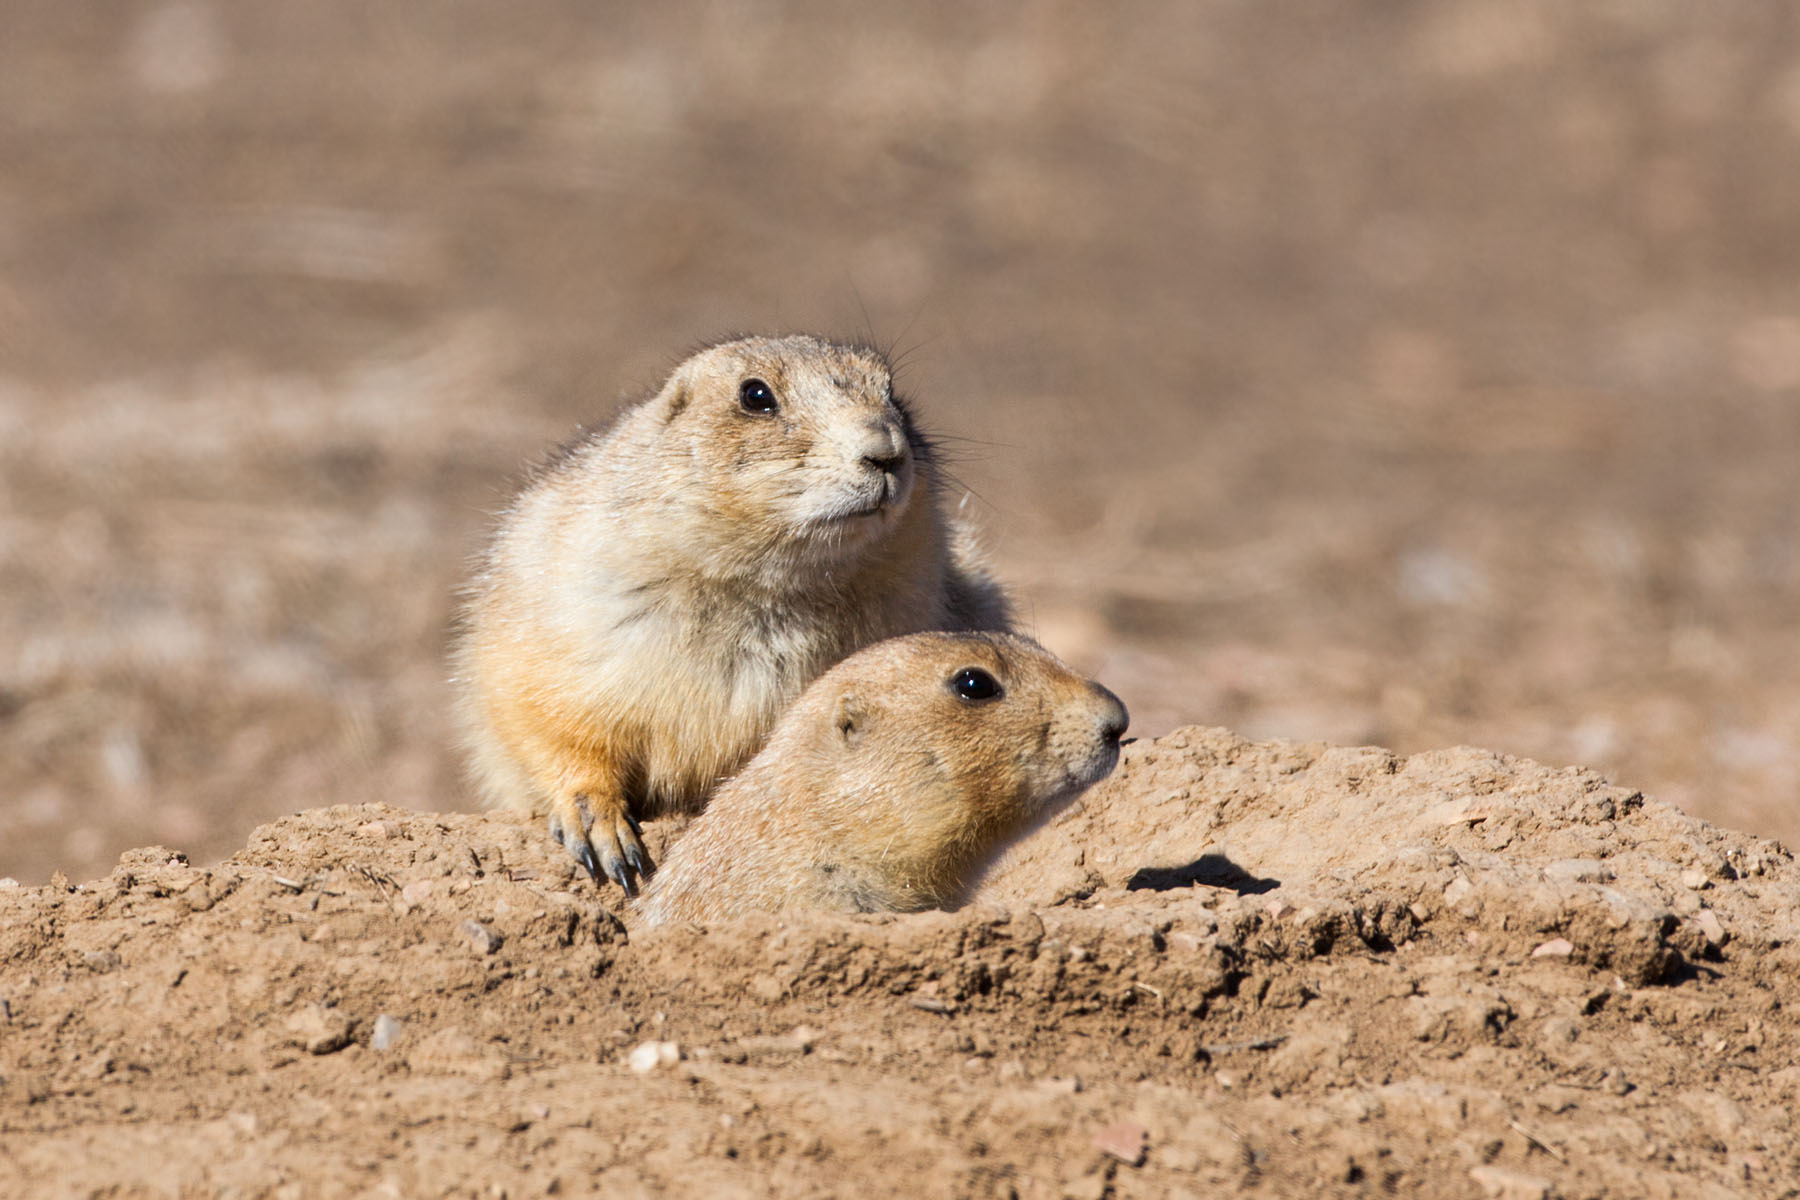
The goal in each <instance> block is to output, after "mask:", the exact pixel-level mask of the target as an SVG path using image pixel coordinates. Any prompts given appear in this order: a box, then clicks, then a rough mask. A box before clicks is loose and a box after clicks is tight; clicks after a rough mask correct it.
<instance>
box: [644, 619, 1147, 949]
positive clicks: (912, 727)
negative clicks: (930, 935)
mask: <svg viewBox="0 0 1800 1200" xmlns="http://www.w3.org/2000/svg"><path fill="white" fill-rule="evenodd" d="M1128 721H1129V717H1128V715H1127V713H1126V711H1125V706H1124V705H1123V704H1121V703H1119V699H1118V697H1116V696H1114V695H1113V694H1112V693H1111V692H1109V691H1107V690H1106V689H1105V688H1103V687H1101V686H1100V685H1099V684H1097V683H1093V682H1090V681H1089V680H1086V679H1083V678H1082V677H1081V676H1080V675H1077V674H1076V673H1075V672H1073V671H1071V670H1070V669H1069V668H1068V667H1067V666H1065V665H1063V663H1062V662H1061V661H1059V660H1058V659H1057V658H1056V657H1055V656H1053V655H1052V654H1050V653H1049V652H1048V651H1046V650H1045V649H1044V648H1043V647H1041V646H1039V645H1038V644H1037V643H1035V642H1032V641H1029V640H1027V639H1025V638H1022V637H1017V636H1014V635H1011V634H999V633H988V634H981V633H974V634H948V633H923V634H915V635H913V636H910V637H903V638H896V639H894V640H892V641H887V642H882V643H880V644H879V645H875V646H871V647H869V648H868V649H865V650H863V651H861V652H860V653H858V654H856V655H853V656H852V657H850V658H848V659H846V660H845V661H843V662H841V663H839V664H838V665H837V666H835V667H833V668H832V669H831V670H830V671H828V672H826V673H825V674H824V675H823V676H821V677H820V678H819V679H818V680H817V681H816V682H814V683H813V684H812V686H810V687H809V688H807V689H806V692H805V693H804V694H803V695H802V696H801V697H800V699H799V700H798V701H796V702H795V704H794V706H793V707H792V708H790V709H789V710H788V711H787V713H786V714H785V715H784V716H783V717H782V718H781V721H780V723H779V724H778V725H777V726H776V727H775V731H774V732H773V733H772V734H771V735H770V737H769V742H768V745H767V746H765V747H764V748H763V750H762V752H761V753H759V754H758V755H757V756H756V757H755V758H754V759H752V760H751V762H750V764H749V765H748V766H746V767H745V768H744V770H743V772H742V773H741V774H739V775H738V776H736V777H735V778H733V779H731V780H730V781H729V782H727V783H726V784H725V785H724V786H723V787H721V788H720V789H719V791H718V792H717V794H716V795H714V797H713V799H712V801H711V803H709V804H708V805H707V808H706V811H705V812H704V813H702V814H701V815H700V816H699V817H698V818H697V819H696V820H695V821H694V823H693V824H692V825H691V826H690V827H689V828H688V831H687V833H686V834H685V835H683V836H682V838H681V840H680V841H678V842H676V843H675V845H674V846H673V847H672V848H670V850H669V851H668V852H667V854H666V856H665V859H664V863H663V866H662V869H661V870H659V871H658V872H657V873H656V875H655V876H654V877H653V878H652V879H651V880H650V883H649V885H648V887H647V888H646V889H645V891H644V894H643V896H642V897H641V898H640V899H639V900H638V902H637V904H636V906H635V914H636V917H637V919H638V920H640V921H641V922H643V923H644V924H650V925H654V924H661V923H664V922H668V921H677V920H696V921H707V920H717V919H721V918H728V917H732V916H735V915H738V914H741V913H745V912H750V911H755V910H765V911H780V910H782V909H790V908H813V909H831V910H837V911H841V912H916V911H919V910H921V909H927V908H951V907H954V906H955V905H957V904H959V903H961V902H962V900H963V899H964V898H965V897H966V896H967V895H968V893H969V891H970V890H971V889H972V888H973V887H974V886H975V884H976V883H977V882H978V881H979V879H980V876H981V874H982V872H983V871H984V870H985V869H986V868H987V866H988V865H989V864H990V863H991V862H992V861H993V860H994V858H995V857H996V856H997V855H998V854H999V853H1000V851H1001V850H1003V849H1004V848H1005V847H1006V846H1008V845H1009V844H1011V843H1012V842H1014V841H1016V840H1017V839H1018V838H1020V837H1023V836H1024V835H1025V834H1027V833H1029V832H1030V831H1031V830H1033V829H1035V828H1037V827H1038V826H1039V825H1040V824H1042V823H1043V822H1044V821H1046V820H1048V819H1049V818H1050V817H1051V816H1052V815H1054V814H1055V813H1056V811H1057V810H1058V809H1059V808H1061V807H1062V806H1063V805H1064V804H1065V803H1067V802H1068V801H1070V800H1072V799H1074V798H1075V797H1076V796H1078V795H1079V794H1080V793H1081V792H1082V791H1083V790H1084V789H1086V788H1087V787H1089V786H1090V785H1092V784H1093V783H1095V782H1097V781H1099V780H1100V779H1103V778H1105V776H1106V775H1107V774H1108V773H1109V772H1110V771H1111V770H1112V769H1113V767H1114V765H1115V764H1116V763H1117V762H1118V759H1119V738H1120V736H1121V735H1122V734H1123V733H1124V732H1125V728H1126V725H1127V723H1128Z"/></svg>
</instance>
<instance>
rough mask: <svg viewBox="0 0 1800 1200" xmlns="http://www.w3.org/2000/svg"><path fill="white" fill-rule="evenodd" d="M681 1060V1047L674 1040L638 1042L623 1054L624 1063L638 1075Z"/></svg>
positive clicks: (672, 1064)
mask: <svg viewBox="0 0 1800 1200" xmlns="http://www.w3.org/2000/svg"><path fill="white" fill-rule="evenodd" d="M680 1061H681V1047H680V1046H678V1045H676V1044H675V1043H674V1042H639V1043H638V1044H637V1045H636V1046H635V1047H633V1049H632V1051H631V1053H630V1054H628V1055H626V1056H625V1065H626V1066H628V1067H630V1068H631V1069H632V1070H633V1071H636V1072H637V1073H638V1074H639V1075H646V1074H649V1073H650V1072H651V1071H654V1070H656V1068H658V1067H670V1066H674V1065H675V1064H676V1063H678V1062H680Z"/></svg>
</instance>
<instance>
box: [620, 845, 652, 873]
mask: <svg viewBox="0 0 1800 1200" xmlns="http://www.w3.org/2000/svg"><path fill="white" fill-rule="evenodd" d="M625 861H626V862H628V863H630V864H631V869H632V870H634V871H636V872H637V873H638V875H639V876H640V877H641V878H644V879H648V878H650V876H651V874H652V873H653V872H654V871H655V870H656V864H655V863H653V862H651V861H650V852H649V851H648V850H646V849H644V847H643V846H642V845H641V844H640V843H638V842H627V843H625Z"/></svg>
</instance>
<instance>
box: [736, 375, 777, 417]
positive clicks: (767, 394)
mask: <svg viewBox="0 0 1800 1200" xmlns="http://www.w3.org/2000/svg"><path fill="white" fill-rule="evenodd" d="M738 407H739V408H741V409H743V410H744V411H745V412H747V413H749V414H751V415H752V416H757V417H766V416H768V415H769V414H770V413H772V412H776V411H778V410H779V409H780V408H781V405H780V404H779V403H777V402H776V400H775V392H774V389H772V388H771V387H769V385H768V384H766V383H764V382H763V381H762V380H760V379H746V380H744V382H742V383H740V384H738Z"/></svg>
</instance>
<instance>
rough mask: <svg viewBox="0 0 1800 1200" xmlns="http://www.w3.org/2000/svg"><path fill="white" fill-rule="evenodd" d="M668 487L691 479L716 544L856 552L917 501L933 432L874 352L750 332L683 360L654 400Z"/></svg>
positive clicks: (692, 498) (707, 535)
mask: <svg viewBox="0 0 1800 1200" xmlns="http://www.w3.org/2000/svg"><path fill="white" fill-rule="evenodd" d="M645 407H646V409H647V410H648V415H649V416H650V418H651V419H652V420H653V421H654V422H656V424H657V428H656V430H655V433H654V446H655V449H656V456H657V460H658V462H659V464H660V467H661V470H660V472H659V474H660V476H661V479H660V481H659V485H658V486H660V487H662V488H665V489H673V488H680V489H681V490H680V492H679V493H678V494H680V495H681V496H683V497H684V502H691V503H692V504H693V505H694V506H695V507H696V508H697V510H698V511H697V512H696V513H695V514H694V515H695V518H696V521H695V523H696V526H698V527H697V528H695V529H693V530H691V531H688V532H691V534H692V535H693V536H694V537H696V538H697V539H699V541H700V543H701V544H702V545H706V546H709V547H712V546H717V545H720V544H722V543H725V542H727V540H729V544H731V545H735V546H736V547H739V548H741V549H743V550H744V551H746V552H755V553H764V554H766V553H768V552H770V551H771V550H777V549H780V550H785V551H787V552H788V553H789V554H798V555H799V556H801V557H806V558H815V557H816V558H824V559H831V558H835V557H841V556H844V555H847V554H854V553H855V552H856V551H857V550H859V549H860V548H862V547H864V546H866V545H868V544H869V543H871V542H874V541H877V540H879V539H881V538H882V537H883V536H885V535H887V534H889V533H891V532H892V531H893V530H894V529H895V528H896V527H897V526H898V525H900V523H901V522H902V521H903V520H904V518H905V517H906V515H907V514H908V512H909V510H911V509H912V508H914V507H916V506H915V504H914V500H915V493H916V492H917V490H918V486H917V485H918V481H919V475H920V470H921V466H922V464H921V455H922V453H923V451H924V443H923V442H922V441H921V439H920V438H919V436H918V435H917V433H916V432H915V431H914V430H913V427H912V423H911V421H910V419H909V418H908V416H907V413H906V411H905V409H904V408H903V407H902V405H901V403H900V402H899V401H898V400H896V399H895V396H894V388H893V377H892V373H891V372H890V370H889V368H888V365H887V363H886V362H884V361H883V360H882V359H881V358H880V356H878V355H877V354H875V353H874V352H873V351H869V350H864V349H859V348H855V347H849V346H840V345H835V344H833V343H830V342H825V341H821V340H819V339H817V338H812V337H785V338H761V337H756V338H745V339H743V340H741V341H735V342H726V343H723V344H721V345H717V346H712V347H709V348H708V349H706V350H702V351H701V352H699V353H698V354H695V355H694V356H693V357H691V358H689V359H688V360H687V361H685V362H683V363H682V364H681V365H680V366H679V367H678V368H676V370H675V372H674V374H673V375H671V376H670V378H669V381H668V382H667V383H666V384H665V385H664V386H663V389H662V391H661V392H660V393H659V394H658V395H657V396H656V397H655V398H654V399H653V400H651V401H650V402H649V403H648V404H647V405H646V406H645Z"/></svg>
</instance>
